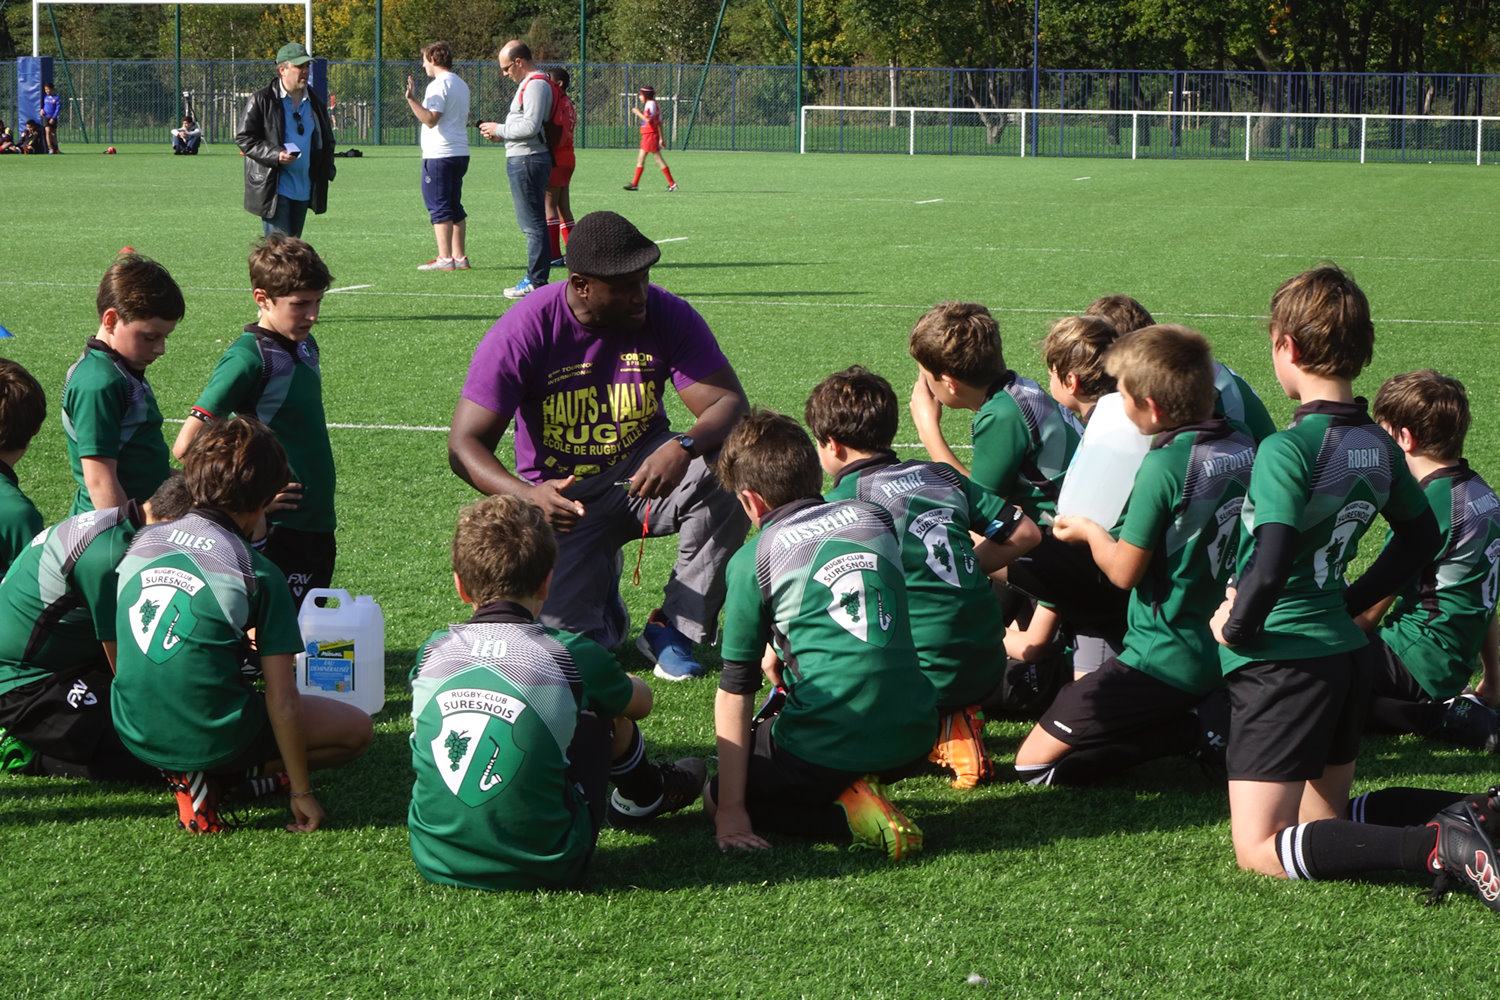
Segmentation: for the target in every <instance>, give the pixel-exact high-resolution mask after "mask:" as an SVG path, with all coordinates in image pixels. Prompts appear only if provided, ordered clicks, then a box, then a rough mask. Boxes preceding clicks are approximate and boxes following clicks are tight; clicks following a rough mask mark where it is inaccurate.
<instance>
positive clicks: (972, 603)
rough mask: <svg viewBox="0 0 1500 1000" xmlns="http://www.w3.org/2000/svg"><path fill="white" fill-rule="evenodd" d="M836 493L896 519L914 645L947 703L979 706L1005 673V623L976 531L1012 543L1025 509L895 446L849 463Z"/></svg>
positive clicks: (939, 700)
mask: <svg viewBox="0 0 1500 1000" xmlns="http://www.w3.org/2000/svg"><path fill="white" fill-rule="evenodd" d="M827 498H828V499H829V500H863V501H865V502H866V503H873V504H875V505H876V506H878V507H883V508H885V510H886V511H887V512H889V513H890V515H891V518H892V520H894V521H895V523H896V536H897V538H899V539H900V543H901V569H902V572H903V573H904V574H905V576H906V597H907V609H908V614H909V615H910V618H911V638H912V643H913V644H914V645H915V646H916V648H917V660H918V662H920V663H921V665H922V670H923V671H924V672H925V673H926V674H927V679H928V680H930V681H932V684H933V686H934V687H935V688H937V703H938V705H939V706H941V707H942V708H959V707H963V706H966V705H972V704H974V703H976V702H977V701H979V700H980V699H981V698H983V697H984V696H985V695H987V694H989V693H990V692H991V691H993V690H994V689H995V687H996V685H998V684H999V683H1000V678H1001V675H1002V674H1003V673H1004V672H1005V651H1004V649H1003V646H1004V642H1005V624H1004V622H1003V621H1002V620H1001V613H1000V605H999V604H998V603H997V602H996V600H995V592H994V591H993V590H991V589H990V580H989V577H987V576H985V575H984V571H983V570H981V569H980V568H979V560H978V558H977V557H976V556H975V554H974V545H973V543H972V541H970V538H969V532H970V530H973V531H975V532H978V533H979V534H981V535H984V536H985V537H986V538H992V539H994V540H995V541H998V542H1003V541H1005V540H1006V539H1007V538H1009V537H1010V535H1011V532H1013V531H1015V529H1016V525H1017V524H1019V523H1020V519H1021V516H1022V515H1021V512H1020V510H1018V509H1017V508H1015V507H1013V506H1011V505H1010V504H1008V503H1006V502H1004V501H1003V500H1001V499H1000V498H999V497H997V496H995V495H994V494H993V493H990V492H989V491H988V490H984V489H981V488H980V487H978V486H976V485H974V483H972V482H970V481H969V480H968V479H967V478H965V477H964V476H962V475H960V474H959V473H958V472H956V471H954V470H953V469H952V468H951V467H950V466H948V465H944V464H940V463H936V462H897V461H896V456H895V455H894V454H893V453H890V452H886V453H884V454H881V455H877V456H875V457H873V458H870V459H866V460H864V461H861V462H855V463H853V464H851V465H848V466H846V467H845V468H843V469H842V470H840V472H839V475H838V477H837V478H836V479H835V480H834V484H833V488H832V489H831V490H829V491H828V494H827Z"/></svg>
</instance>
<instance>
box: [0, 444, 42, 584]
mask: <svg viewBox="0 0 1500 1000" xmlns="http://www.w3.org/2000/svg"><path fill="white" fill-rule="evenodd" d="M41 530H42V515H41V512H39V511H38V510H37V509H36V504H34V503H32V502H31V498H30V497H28V496H27V495H26V494H25V493H22V492H21V480H20V479H18V478H16V471H15V470H14V469H12V468H11V467H10V466H9V465H7V464H6V463H4V462H0V577H3V576H5V571H6V570H7V569H8V568H10V564H11V563H13V562H15V560H16V557H17V556H19V555H20V554H21V553H22V552H24V551H25V549H26V546H28V545H30V544H31V540H32V539H33V538H35V537H36V536H37V533H38V532H39V531H41Z"/></svg>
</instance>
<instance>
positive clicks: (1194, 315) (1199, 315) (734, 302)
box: [686, 295, 1500, 327]
mask: <svg viewBox="0 0 1500 1000" xmlns="http://www.w3.org/2000/svg"><path fill="white" fill-rule="evenodd" d="M686 298H688V299H692V296H691V295H689V296H686ZM696 305H697V306H699V307H702V308H710V307H713V306H755V307H757V308H759V307H762V306H765V307H779V308H790V309H809V308H821V309H908V310H915V311H916V312H925V311H926V310H928V309H931V308H932V307H931V306H929V305H906V304H903V303H898V302H788V301H779V302H765V301H762V300H760V299H715V300H714V301H712V302H704V301H702V300H699V301H697V303H696ZM988 308H989V310H990V312H992V313H996V312H998V313H1018V314H1021V315H1038V316H1072V315H1074V314H1075V313H1076V312H1077V306H1072V307H1060V308H1057V309H1034V308H1029V307H1022V306H990V307H988ZM1155 315H1157V316H1174V317H1181V318H1184V319H1237V320H1269V319H1270V318H1271V317H1270V316H1267V315H1266V314H1264V313H1209V312H1172V311H1169V310H1166V309H1161V310H1158V311H1157V312H1156V314H1155ZM1375 322H1376V323H1403V324H1425V325H1428V326H1478V327H1500V319H1492V320H1491V319H1436V318H1432V319H1393V318H1390V317H1380V316H1377V317H1375Z"/></svg>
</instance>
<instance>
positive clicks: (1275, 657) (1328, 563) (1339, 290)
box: [1210, 265, 1500, 910]
mask: <svg viewBox="0 0 1500 1000" xmlns="http://www.w3.org/2000/svg"><path fill="white" fill-rule="evenodd" d="M1374 346H1375V330H1374V326H1373V325H1372V324H1371V322H1370V307H1369V303H1368V301H1367V300H1366V299H1365V295H1364V293H1363V292H1362V291H1360V289H1359V286H1358V285H1356V284H1355V283H1354V280H1353V279H1352V278H1350V277H1349V276H1348V275H1347V274H1345V273H1344V272H1343V271H1341V270H1340V269H1338V268H1337V267H1334V266H1332V265H1324V266H1321V267H1317V268H1314V269H1313V270H1311V271H1307V272H1304V273H1303V274H1300V275H1298V276H1297V277H1295V278H1292V279H1290V280H1288V281H1286V282H1285V283H1283V284H1282V286H1281V287H1280V288H1278V289H1277V290H1276V294H1275V295H1273V296H1272V298H1271V358H1272V364H1273V365H1274V367H1275V371H1276V378H1277V381H1279V382H1280V383H1281V387H1282V389H1283V390H1285V392H1286V394H1287V395H1288V396H1289V397H1290V398H1292V399H1295V400H1298V401H1299V402H1300V404H1301V405H1300V406H1298V407H1297V410H1296V413H1295V415H1294V417H1293V421H1292V425H1291V427H1289V428H1288V429H1287V430H1285V431H1281V432H1279V433H1277V434H1272V435H1271V436H1270V437H1268V438H1266V439H1265V440H1264V441H1262V442H1261V444H1260V448H1259V450H1258V451H1257V453H1256V457H1255V466H1254V469H1253V470H1252V472H1251V475H1250V488H1249V491H1248V492H1247V494H1246V497H1245V506H1244V516H1243V518H1242V523H1241V535H1240V545H1239V552H1238V561H1239V564H1238V567H1237V569H1236V571H1235V573H1236V581H1235V584H1234V585H1233V586H1231V587H1230V588H1229V589H1228V591H1227V592H1226V598H1225V600H1224V603H1223V604H1222V605H1220V607H1219V610H1218V611H1217V612H1215V614H1214V617H1213V619H1212V621H1211V622H1210V627H1211V628H1212V630H1213V633H1214V637H1215V638H1216V639H1218V640H1219V642H1220V644H1221V645H1222V646H1223V648H1222V649H1221V650H1220V660H1221V664H1222V666H1223V670H1224V673H1225V676H1226V679H1227V681H1228V685H1229V700H1230V726H1229V748H1228V762H1227V765H1228V772H1229V813H1230V833H1231V835H1232V837H1233V840H1234V853H1235V858H1236V860H1237V861H1238V862H1239V866H1240V867H1241V868H1245V869H1249V870H1251V871H1258V872H1261V873H1262V874H1266V875H1273V876H1276V877H1278V878H1299V879H1329V878H1348V877H1352V876H1356V875H1361V874H1364V873H1367V872H1371V871H1383V870H1405V871H1411V872H1428V873H1432V874H1435V875H1437V876H1438V878H1437V882H1436V885H1435V888H1434V894H1433V897H1434V899H1436V898H1441V895H1442V894H1443V893H1444V892H1446V891H1447V890H1448V889H1451V888H1458V887H1460V886H1461V887H1464V888H1467V889H1469V890H1471V891H1473V892H1474V893H1476V894H1477V895H1479V897H1480V898H1481V899H1482V900H1483V901H1484V902H1485V903H1486V905H1488V906H1489V907H1490V908H1491V909H1495V910H1500V871H1497V869H1496V867H1495V850H1494V844H1493V842H1492V837H1493V836H1494V820H1495V816H1494V809H1495V805H1496V803H1494V802H1492V801H1491V800H1490V797H1489V796H1483V795H1481V796H1475V797H1472V798H1467V799H1465V798H1461V797H1459V796H1456V795H1454V794H1452V793H1448V792H1437V791H1428V790H1422V789H1410V788H1388V789H1385V790H1383V791H1380V792H1371V793H1369V794H1366V795H1363V796H1361V797H1360V798H1359V799H1358V800H1356V801H1355V802H1354V803H1352V804H1351V803H1350V802H1349V788H1350V785H1351V784H1352V782H1353V780H1354V760H1355V756H1356V754H1357V753H1358V751H1359V740H1360V736H1361V734H1362V732H1363V730H1364V724H1365V717H1366V714H1367V712H1368V710H1369V696H1370V695H1369V691H1370V687H1369V685H1370V679H1369V678H1370V675H1369V670H1370V665H1369V662H1368V659H1369V658H1368V657H1367V656H1366V655H1364V654H1365V646H1366V639H1365V635H1364V633H1363V632H1362V631H1360V629H1359V626H1358V625H1356V624H1355V622H1354V619H1353V614H1355V613H1357V612H1360V611H1363V610H1365V609H1366V608H1369V607H1370V606H1371V605H1373V604H1374V603H1375V602H1376V601H1377V600H1379V599H1380V598H1381V597H1382V596H1383V595H1386V594H1391V593H1395V592H1396V591H1397V590H1399V589H1400V587H1401V586H1402V585H1403V584H1404V583H1405V582H1406V581H1407V580H1408V579H1410V578H1411V577H1413V576H1415V575H1416V574H1417V573H1418V572H1419V571H1420V570H1421V568H1422V567H1423V566H1424V565H1426V564H1427V563H1428V562H1430V561H1431V559H1432V556H1433V555H1434V554H1435V553H1436V552H1437V549H1438V545H1439V543H1440V536H1439V534H1438V528H1437V521H1436V519H1435V518H1434V517H1433V514H1432V510H1431V509H1430V508H1429V507H1428V505H1427V500H1426V498H1425V497H1424V496H1423V494H1422V490H1421V487H1419V486H1418V485H1417V481H1416V480H1415V479H1414V478H1413V477H1412V474H1411V472H1410V471H1409V470H1408V469H1407V466H1406V462H1405V460H1404V459H1403V457H1402V454H1401V449H1400V448H1399V447H1397V445H1396V443H1395V442H1393V441H1392V440H1391V439H1390V436H1389V435H1388V434H1386V433H1385V432H1384V431H1383V430H1381V429H1380V427H1379V425H1377V424H1376V423H1375V422H1374V421H1372V420H1371V419H1370V416H1369V414H1368V413H1366V412H1365V407H1364V402H1363V400H1358V399H1356V398H1355V396H1354V392H1353V388H1352V387H1351V384H1350V383H1351V382H1352V380H1353V379H1354V378H1355V377H1356V376H1357V375H1358V374H1359V373H1360V371H1361V370H1362V369H1363V368H1364V367H1365V365H1366V364H1368V363H1369V361H1370V359H1371V356H1372V355H1373V353H1374ZM1377 512H1379V513H1381V514H1383V515H1384V517H1385V519H1386V521H1387V522H1388V523H1389V524H1390V527H1391V532H1392V535H1391V540H1390V542H1389V544H1387V545H1386V546H1385V549H1384V550H1383V551H1382V552H1381V554H1380V556H1379V558H1377V559H1376V560H1375V561H1374V563H1372V564H1371V566H1370V568H1369V569H1368V570H1366V572H1365V573H1364V575H1362V576H1361V577H1360V578H1359V579H1358V580H1356V581H1354V583H1352V584H1348V585H1346V584H1345V582H1344V568H1345V566H1347V565H1348V563H1349V561H1350V560H1351V559H1352V558H1353V557H1354V555H1355V551H1356V549H1357V547H1358V545H1359V540H1360V538H1361V537H1362V536H1363V535H1364V533H1365V531H1366V530H1367V529H1368V528H1369V526H1370V524H1371V522H1372V521H1373V520H1374V518H1375V514H1376V513H1377ZM1346 815H1347V816H1352V817H1353V819H1352V820H1351V819H1344V818H1343V817H1344V816H1346ZM1361 820H1363V822H1361Z"/></svg>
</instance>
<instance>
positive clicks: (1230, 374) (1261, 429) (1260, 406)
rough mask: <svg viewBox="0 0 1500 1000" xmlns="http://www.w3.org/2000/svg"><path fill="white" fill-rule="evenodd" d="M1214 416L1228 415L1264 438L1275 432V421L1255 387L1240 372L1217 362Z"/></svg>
mask: <svg viewBox="0 0 1500 1000" xmlns="http://www.w3.org/2000/svg"><path fill="white" fill-rule="evenodd" d="M1214 393H1215V396H1214V416H1216V417H1225V418H1227V419H1228V421H1229V422H1230V423H1231V424H1233V425H1234V428H1235V429H1236V430H1239V431H1244V432H1245V433H1246V434H1249V435H1250V436H1251V437H1252V438H1254V439H1255V440H1256V442H1257V443H1259V442H1261V441H1264V440H1265V439H1266V438H1268V437H1270V436H1271V435H1272V434H1275V433H1276V422H1275V421H1274V420H1272V419H1271V414H1270V411H1268V410H1267V409H1266V404H1265V403H1264V402H1262V401H1261V398H1260V396H1259V395H1258V394H1257V393H1256V391H1255V389H1254V388H1252V387H1251V385H1250V383H1249V382H1246V381H1245V379H1244V377H1243V376H1242V375H1240V373H1239V372H1237V371H1235V370H1234V369H1233V368H1230V367H1229V366H1228V365H1226V364H1221V363H1219V362H1217V361H1215V362H1214Z"/></svg>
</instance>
